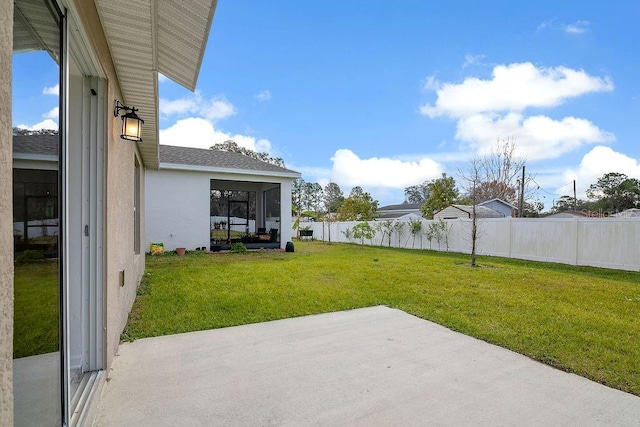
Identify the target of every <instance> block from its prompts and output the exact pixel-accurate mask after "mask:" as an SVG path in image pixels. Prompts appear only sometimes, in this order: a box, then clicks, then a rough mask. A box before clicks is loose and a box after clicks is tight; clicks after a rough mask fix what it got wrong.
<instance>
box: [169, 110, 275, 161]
mask: <svg viewBox="0 0 640 427" xmlns="http://www.w3.org/2000/svg"><path fill="white" fill-rule="evenodd" d="M229 139H233V140H234V141H235V142H236V143H237V144H238V145H240V146H242V147H245V148H249V149H251V150H253V151H266V152H269V153H270V152H271V142H270V141H269V140H268V139H263V138H261V139H258V138H255V137H253V136H248V135H241V134H235V135H234V134H231V133H227V132H223V131H220V130H217V129H215V127H214V126H213V124H212V123H211V122H210V121H209V120H206V119H203V118H200V117H190V118H186V119H182V120H178V121H177V122H176V123H175V124H174V125H173V126H171V127H169V128H167V129H162V130H160V136H159V140H160V144H163V145H176V146H179V147H195V148H209V147H211V146H212V145H214V144H218V143H221V142H224V141H227V140H229Z"/></svg>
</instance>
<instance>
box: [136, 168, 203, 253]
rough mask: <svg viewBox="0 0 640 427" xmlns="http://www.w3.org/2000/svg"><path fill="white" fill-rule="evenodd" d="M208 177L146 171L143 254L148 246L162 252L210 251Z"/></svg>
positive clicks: (147, 249)
mask: <svg viewBox="0 0 640 427" xmlns="http://www.w3.org/2000/svg"><path fill="white" fill-rule="evenodd" d="M209 179H210V178H209V177H208V175H206V174H198V173H194V172H183V171H153V170H147V171H146V199H147V200H146V220H145V223H146V224H145V226H146V239H145V243H144V245H145V246H144V247H143V248H142V249H143V250H144V251H145V252H149V245H150V243H151V242H162V243H164V247H165V250H174V249H175V248H178V247H184V248H187V250H193V249H195V248H197V247H202V246H205V247H206V248H207V250H208V249H209V213H210V208H209V188H210V184H209Z"/></svg>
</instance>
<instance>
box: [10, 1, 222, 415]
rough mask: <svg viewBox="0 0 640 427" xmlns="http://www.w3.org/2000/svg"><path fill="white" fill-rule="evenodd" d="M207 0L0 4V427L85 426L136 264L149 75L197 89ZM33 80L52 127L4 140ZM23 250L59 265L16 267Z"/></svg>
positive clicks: (138, 271)
mask: <svg viewBox="0 0 640 427" xmlns="http://www.w3.org/2000/svg"><path fill="white" fill-rule="evenodd" d="M216 4H217V2H216V0H190V1H189V2H188V7H185V6H184V4H182V2H174V1H158V2H156V1H133V2H130V1H129V2H125V1H122V0H13V1H2V2H0V22H2V25H0V97H1V99H2V101H3V102H2V103H0V425H2V426H10V425H52V426H55V425H91V424H92V419H91V417H92V414H93V413H94V412H95V411H94V409H95V406H96V402H97V399H98V398H99V396H100V394H101V390H102V387H103V386H104V384H105V382H106V372H108V370H109V369H110V367H111V363H112V361H113V358H114V356H115V354H116V351H117V349H118V346H119V343H120V335H121V333H122V331H123V328H124V326H125V325H126V322H127V316H128V313H129V311H130V309H131V306H132V304H133V301H134V299H135V296H136V289H137V286H138V284H139V281H140V278H141V276H142V274H143V272H144V268H145V258H144V251H143V250H142V240H143V238H144V228H145V224H144V217H145V215H144V211H145V206H144V194H145V177H144V175H145V170H147V171H148V170H155V169H158V166H159V148H158V99H159V98H158V73H162V75H164V76H166V77H167V78H169V79H171V80H173V81H175V82H177V83H179V84H181V85H182V86H184V87H186V88H187V89H189V90H194V88H195V85H196V80H197V76H198V73H199V70H200V64H201V63H202V58H203V55H204V49H205V46H206V43H207V39H208V37H209V30H210V27H211V24H212V21H213V14H214V11H215V8H216ZM31 52H36V53H31ZM29 55H32V56H29ZM36 57H37V60H34V61H33V63H34V64H38V66H33V68H32V69H31V70H29V72H28V73H18V72H12V67H13V64H18V63H20V64H25V63H27V62H28V63H31V58H36ZM43 61H47V63H46V64H42V65H40V63H41V62H43ZM34 85H36V86H35V87H34ZM37 85H42V86H41V87H38V86H37ZM44 85H46V86H47V93H50V94H51V98H49V99H51V103H50V104H47V105H38V104H35V103H33V104H32V105H31V106H30V108H31V109H32V110H34V111H37V112H38V113H48V114H59V116H58V121H57V122H58V123H59V132H58V133H57V134H55V133H52V134H50V135H48V136H44V137H42V138H24V139H23V140H21V137H20V136H19V135H16V137H15V139H14V135H13V130H12V127H13V126H12V102H17V96H19V95H17V93H18V91H19V90H21V89H22V88H25V87H31V89H32V91H33V93H42V92H43V89H45V88H44ZM12 88H17V89H16V91H13V92H12ZM22 95H23V96H24V95H25V94H22ZM12 96H13V97H14V98H12ZM24 99H30V96H27V97H26V98H21V102H22V103H24V102H25V101H24ZM116 101H118V102H120V103H124V104H126V105H127V106H129V107H133V106H135V107H136V108H137V109H138V112H137V113H138V114H139V115H140V117H141V118H142V119H144V125H143V127H142V141H139V140H138V139H133V140H125V139H122V138H121V137H120V135H121V133H122V124H123V120H122V119H121V118H120V117H116V116H122V115H124V114H125V113H126V111H120V112H117V111H114V104H115V103H116ZM56 106H57V107H58V108H53V109H52V107H56ZM16 113H17V112H16ZM114 113H115V115H114ZM30 136H32V135H27V137H30ZM136 141H138V142H136ZM55 142H57V144H55ZM14 143H15V146H16V150H15V152H13V150H12V146H13V145H14ZM28 249H35V251H36V252H31V254H33V253H40V252H42V253H44V255H45V256H48V257H52V258H53V259H55V260H57V262H47V263H43V264H41V265H42V268H41V269H39V271H40V270H42V271H40V272H39V274H38V275H33V274H32V270H33V269H31V268H29V267H28V266H27V267H25V266H20V265H16V266H15V267H14V257H16V256H18V257H19V256H21V255H27V254H29V253H27V252H26V250H28ZM43 272H44V273H43ZM25 287H28V288H36V287H37V289H38V298H37V299H35V298H31V299H25V292H24V290H25ZM24 319H30V320H26V321H25V320H24Z"/></svg>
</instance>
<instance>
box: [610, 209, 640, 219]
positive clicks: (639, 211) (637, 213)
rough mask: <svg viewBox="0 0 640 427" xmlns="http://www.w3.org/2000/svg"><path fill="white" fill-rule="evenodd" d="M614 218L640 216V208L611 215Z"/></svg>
mask: <svg viewBox="0 0 640 427" xmlns="http://www.w3.org/2000/svg"><path fill="white" fill-rule="evenodd" d="M610 216H611V217H612V218H640V209H637V208H631V209H626V210H624V211H622V212H618V213H616V214H613V215H610Z"/></svg>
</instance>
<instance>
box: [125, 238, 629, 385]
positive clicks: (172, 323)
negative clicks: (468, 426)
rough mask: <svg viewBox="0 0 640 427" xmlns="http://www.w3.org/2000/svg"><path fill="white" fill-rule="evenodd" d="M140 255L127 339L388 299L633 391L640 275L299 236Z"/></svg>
mask: <svg viewBox="0 0 640 427" xmlns="http://www.w3.org/2000/svg"><path fill="white" fill-rule="evenodd" d="M295 247H296V252H295V253H283V252H254V253H250V254H246V255H241V254H229V253H227V254H224V253H223V254H215V255H205V254H196V253H192V254H190V255H187V256H186V257H184V258H179V257H176V256H171V255H165V256H157V257H148V258H147V273H146V275H145V279H144V281H143V285H142V286H141V288H140V289H139V295H138V298H137V299H136V302H135V304H134V307H133V311H132V313H131V316H130V320H129V324H128V326H127V328H126V329H125V332H124V333H123V339H125V340H131V339H136V338H141V337H150V336H158V335H167V334H175V333H180V332H187V331H196V330H203V329H211V328H220V327H225V326H232V325H240V324H247V323H254V322H263V321H267V320H274V319H281V318H287V317H294V316H302V315H307V314H314V313H324V312H331V311H338V310H345V309H352V308H357V307H367V306H373V305H377V304H385V305H388V306H390V307H395V308H398V309H400V310H403V311H406V312H408V313H411V314H414V315H416V316H419V317H421V318H424V319H428V320H431V321H434V322H436V323H439V324H441V325H444V326H446V327H448V328H451V329H453V330H456V331H460V332H462V333H465V334H467V335H471V336H474V337H477V338H480V339H482V340H485V341H488V342H491V343H495V344H497V345H500V346H502V347H506V348H509V349H511V350H514V351H516V352H518V353H521V354H525V355H527V356H530V357H532V358H534V359H537V360H540V361H542V362H544V363H547V364H550V365H552V366H555V367H558V368H560V369H563V370H566V371H570V372H574V373H576V374H579V375H582V376H585V377H587V378H590V379H593V380H595V381H598V382H600V383H603V384H606V385H609V386H611V387H615V388H618V389H620V390H625V391H628V392H630V393H634V394H636V395H640V319H639V314H640V285H639V283H640V273H635V272H622V271H614V270H605V269H597V268H586V267H572V266H565V265H559V264H547V263H537V262H527V261H518V260H509V259H502V258H490V257H481V258H479V265H480V267H478V268H471V267H470V266H469V264H468V258H469V257H468V256H466V255H460V254H447V253H437V252H432V251H418V250H415V251H413V250H403V249H394V248H380V247H364V248H362V247H360V246H356V245H347V244H333V245H327V244H323V243H319V242H308V243H306V242H296V243H295Z"/></svg>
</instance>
